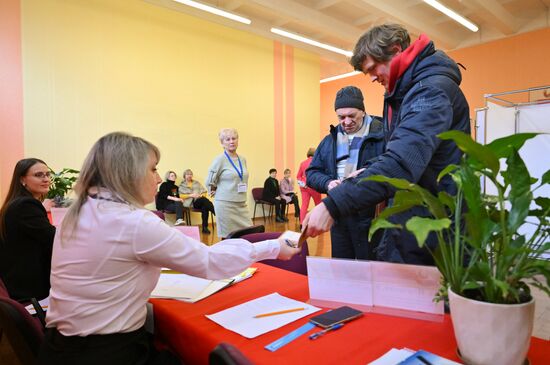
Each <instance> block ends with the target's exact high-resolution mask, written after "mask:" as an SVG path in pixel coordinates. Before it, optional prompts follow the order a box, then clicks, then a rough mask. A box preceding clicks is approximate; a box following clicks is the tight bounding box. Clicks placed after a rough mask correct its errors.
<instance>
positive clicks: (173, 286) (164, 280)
mask: <svg viewBox="0 0 550 365" xmlns="http://www.w3.org/2000/svg"><path fill="white" fill-rule="evenodd" d="M256 270H257V269H256V268H254V267H251V268H248V269H246V270H245V271H243V272H242V273H240V274H238V275H236V276H234V277H232V278H229V279H224V280H208V279H201V278H197V277H195V276H191V275H186V274H168V273H162V274H161V275H160V278H159V281H158V283H157V286H156V287H155V289H154V290H153V292H152V293H151V298H171V299H177V300H181V301H184V302H189V303H195V302H197V301H199V300H201V299H204V298H206V297H208V296H210V295H212V294H214V293H216V292H218V291H220V290H222V289H223V288H225V287H226V286H228V285H231V284H233V283H237V282H239V281H242V280H245V279H248V278H249V277H251V276H252V275H253V274H254V272H255V271H256Z"/></svg>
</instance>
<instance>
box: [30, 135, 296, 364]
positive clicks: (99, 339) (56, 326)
mask: <svg viewBox="0 0 550 365" xmlns="http://www.w3.org/2000/svg"><path fill="white" fill-rule="evenodd" d="M159 159H160V152H159V150H158V148H157V147H155V146H154V145H153V144H151V143H150V142H148V141H146V140H144V139H142V138H139V137H133V136H131V135H129V134H125V133H110V134H108V135H106V136H104V137H102V138H100V139H99V141H97V142H96V143H95V144H94V146H93V147H92V150H91V151H90V152H89V154H88V156H87V157H86V160H85V161H84V165H83V166H82V169H81V173H80V177H79V179H78V182H77V184H76V187H75V191H76V194H77V198H76V201H75V202H74V203H73V204H72V205H71V207H70V209H69V211H68V212H67V215H66V216H65V219H64V220H63V223H62V225H61V228H60V229H59V230H58V232H57V233H58V234H56V236H55V240H54V246H53V256H52V269H51V290H50V307H49V310H48V313H47V316H46V327H47V331H46V335H45V339H44V343H43V345H42V348H41V352H40V355H39V359H38V363H39V364H56V365H57V364H78V365H87V364H94V365H95V364H117V365H125V364H128V365H129V364H158V363H161V360H160V358H159V357H158V356H157V355H158V353H156V351H155V349H154V347H153V345H152V341H151V339H150V338H149V337H148V335H147V334H146V331H145V329H144V323H145V317H146V303H147V301H148V299H149V296H150V294H151V291H152V290H153V289H154V287H155V285H156V284H157V281H158V279H159V276H160V270H161V267H168V268H170V269H173V270H176V271H179V272H182V273H185V274H189V275H193V276H197V277H202V278H207V279H221V278H227V277H231V276H233V275H236V274H238V273H240V272H242V271H243V270H244V269H246V268H247V267H249V266H250V265H251V264H252V263H254V262H255V261H260V260H264V259H274V258H279V259H283V260H288V259H290V258H291V257H292V256H293V255H295V254H296V253H298V251H299V250H298V249H295V248H291V247H289V246H287V245H286V244H285V243H284V242H283V241H282V240H280V241H279V240H269V241H263V242H260V243H256V244H251V243H249V242H248V241H245V240H242V239H230V240H226V241H224V242H221V243H218V244H216V245H214V246H211V247H209V246H207V245H204V244H202V243H201V242H199V241H196V240H194V239H192V238H190V237H187V236H185V235H182V234H181V233H180V232H178V231H177V230H176V229H174V228H172V227H169V226H168V225H167V224H166V223H165V222H164V221H162V220H161V219H159V218H158V217H157V216H156V215H154V214H153V213H152V212H151V211H149V210H147V209H145V207H144V206H145V205H146V204H149V203H151V202H152V201H153V200H154V198H155V193H156V190H157V185H158V183H159V182H160V176H159V174H158V172H157V167H156V166H157V163H158V162H159ZM164 360H167V359H166V358H165V359H164ZM172 360H175V361H173V362H171V363H179V361H177V359H175V358H172ZM164 363H169V362H168V361H166V362H164Z"/></svg>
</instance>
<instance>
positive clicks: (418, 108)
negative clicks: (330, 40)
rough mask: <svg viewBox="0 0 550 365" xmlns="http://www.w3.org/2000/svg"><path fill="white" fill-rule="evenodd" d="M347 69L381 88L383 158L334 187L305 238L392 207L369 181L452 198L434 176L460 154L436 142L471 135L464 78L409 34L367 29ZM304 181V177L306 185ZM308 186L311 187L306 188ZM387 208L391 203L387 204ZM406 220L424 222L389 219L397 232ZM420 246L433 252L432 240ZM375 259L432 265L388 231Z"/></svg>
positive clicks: (385, 190) (391, 28)
mask: <svg viewBox="0 0 550 365" xmlns="http://www.w3.org/2000/svg"><path fill="white" fill-rule="evenodd" d="M350 63H351V64H352V66H353V67H354V68H355V69H356V70H358V71H362V72H363V73H364V74H368V75H369V76H370V78H371V80H372V81H373V82H375V81H376V82H379V83H380V84H382V85H383V86H384V87H385V89H386V93H385V95H384V123H385V128H386V150H385V152H384V153H382V154H381V155H380V156H378V157H377V158H376V159H375V160H374V161H373V162H372V163H371V164H370V165H369V166H368V167H367V168H366V169H365V170H364V171H363V172H362V173H361V174H360V175H359V176H358V178H357V179H354V181H353V183H349V184H340V185H339V186H337V187H335V188H334V189H332V190H330V191H329V192H328V197H327V198H326V199H324V200H323V203H321V204H319V205H317V206H316V207H315V209H313V211H312V212H311V213H310V215H309V216H308V217H306V219H305V220H304V226H305V225H306V224H307V227H308V228H307V232H306V234H307V236H313V237H314V236H317V235H318V234H320V233H321V232H324V231H326V230H328V229H329V228H330V226H332V225H333V222H334V221H337V222H339V221H341V220H342V219H344V218H345V217H347V216H349V215H351V214H353V213H354V212H355V211H357V210H361V209H365V208H368V207H372V206H374V205H375V204H377V203H380V202H382V201H384V200H386V199H391V197H392V196H393V194H394V190H393V189H391V188H390V187H389V186H387V185H386V184H379V183H375V182H371V181H361V179H359V178H364V177H368V176H372V175H384V176H387V177H391V178H402V179H406V180H408V181H411V182H415V183H417V184H418V185H420V186H422V187H424V188H426V189H428V190H430V191H431V192H432V193H435V194H437V193H438V192H447V193H450V194H452V195H454V194H455V193H456V186H455V185H454V183H453V181H452V179H451V178H450V177H449V176H445V177H444V178H443V179H441V181H438V179H437V177H438V175H439V173H440V172H441V171H442V170H443V169H444V168H445V167H447V166H448V165H450V164H457V163H459V161H460V158H461V156H462V152H461V151H460V150H459V149H458V148H457V146H456V145H455V144H454V142H452V141H442V140H440V139H439V138H438V137H437V135H438V134H440V133H442V132H445V131H449V130H458V131H462V132H465V133H468V134H469V133H470V117H469V107H468V103H467V101H466V98H465V97H464V94H463V93H462V91H461V90H460V87H459V85H460V82H461V80H462V76H461V73H460V70H459V69H458V66H457V64H456V63H455V62H454V61H453V60H452V59H450V58H449V57H448V56H447V55H446V54H445V53H443V52H442V51H438V50H436V49H435V47H434V44H433V43H432V42H431V41H430V40H429V39H428V37H427V36H426V35H424V34H421V35H420V37H419V38H418V39H417V40H416V41H415V42H413V43H412V44H411V42H410V37H409V33H408V32H407V30H406V29H405V28H403V27H402V26H400V25H397V24H384V25H381V26H377V27H374V28H371V29H370V30H369V31H367V32H366V33H365V34H364V35H363V36H361V38H359V40H358V41H357V44H356V45H355V49H354V52H353V56H352V57H351V60H350ZM308 178H309V177H308ZM308 182H309V180H308ZM390 203H391V202H390ZM411 216H424V217H426V216H429V213H428V211H427V210H426V209H424V208H419V207H415V208H412V209H410V210H408V211H406V212H403V213H401V214H398V215H395V216H394V218H393V219H392V221H393V222H394V223H397V224H403V223H404V222H406V221H407V220H408V218H409V217H411ZM426 244H427V245H428V246H429V247H430V249H432V250H433V249H434V248H435V246H436V244H437V240H436V237H435V236H434V235H433V234H432V235H430V236H429V237H428V240H427V242H426ZM376 255H377V259H379V260H383V261H391V262H405V263H411V264H425V265H432V264H433V259H432V258H431V255H430V254H429V252H428V250H426V249H420V248H419V247H418V245H417V243H416V240H415V238H414V236H413V235H411V234H410V233H408V232H407V231H406V230H386V231H384V235H383V238H382V240H381V242H380V244H379V246H378V248H377V250H376Z"/></svg>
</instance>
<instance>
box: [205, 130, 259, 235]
mask: <svg viewBox="0 0 550 365" xmlns="http://www.w3.org/2000/svg"><path fill="white" fill-rule="evenodd" d="M218 137H219V138H220V143H221V145H222V147H223V149H224V151H223V153H222V154H221V155H218V156H217V157H216V158H215V159H214V161H212V164H211V165H210V168H209V169H208V177H207V179H206V186H207V187H208V192H209V193H210V195H212V196H214V207H215V208H216V218H217V219H216V228H217V231H218V237H220V238H224V237H227V235H228V234H229V233H231V232H233V231H236V230H238V229H242V228H246V227H250V226H251V225H252V220H251V219H250V212H249V211H248V206H247V205H246V197H247V195H246V194H247V191H248V168H247V166H246V159H245V158H244V156H242V155H239V154H237V148H238V147H239V134H238V133H237V130H236V129H233V128H226V129H222V130H221V131H220V133H219V135H218Z"/></svg>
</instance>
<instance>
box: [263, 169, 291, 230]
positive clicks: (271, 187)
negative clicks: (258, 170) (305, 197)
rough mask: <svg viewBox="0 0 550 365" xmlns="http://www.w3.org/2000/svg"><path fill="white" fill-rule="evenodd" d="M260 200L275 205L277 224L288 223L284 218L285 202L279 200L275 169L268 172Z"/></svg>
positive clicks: (279, 194)
mask: <svg viewBox="0 0 550 365" xmlns="http://www.w3.org/2000/svg"><path fill="white" fill-rule="evenodd" d="M262 200H265V201H266V202H269V203H271V204H273V205H275V214H276V217H275V220H276V221H277V222H288V219H287V218H286V217H285V216H284V212H285V209H286V201H285V200H284V199H282V198H281V191H280V190H279V182H278V181H277V170H276V169H271V170H269V177H268V178H267V179H266V180H265V182H264V193H263V195H262Z"/></svg>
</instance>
